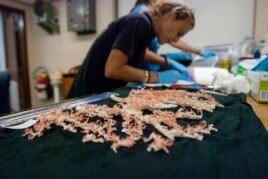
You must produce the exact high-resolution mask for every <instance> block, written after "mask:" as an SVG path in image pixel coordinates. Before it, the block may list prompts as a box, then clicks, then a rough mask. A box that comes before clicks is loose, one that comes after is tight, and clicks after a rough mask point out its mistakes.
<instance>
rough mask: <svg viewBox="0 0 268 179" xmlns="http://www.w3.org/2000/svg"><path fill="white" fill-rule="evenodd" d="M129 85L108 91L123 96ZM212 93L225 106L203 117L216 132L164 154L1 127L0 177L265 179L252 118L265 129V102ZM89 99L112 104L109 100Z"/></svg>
mask: <svg viewBox="0 0 268 179" xmlns="http://www.w3.org/2000/svg"><path fill="white" fill-rule="evenodd" d="M131 89H132V88H130V87H124V88H119V89H116V90H115V91H113V92H115V93H118V94H119V95H120V96H122V97H124V96H127V95H128V93H129V92H130V90H131ZM160 90H161V89H160ZM213 96H214V97H215V98H216V100H218V101H219V102H220V103H222V104H223V105H224V106H225V107H224V108H216V109H215V111H214V112H213V113H209V112H205V113H204V116H203V119H204V120H206V121H207V122H208V123H212V124H214V126H215V127H216V128H217V129H218V132H212V133H211V134H209V135H204V138H203V140H202V141H199V140H193V139H189V138H176V140H175V142H174V144H173V146H171V147H170V148H169V154H166V153H165V152H163V151H159V152H147V151H146V147H147V144H146V143H143V142H137V144H136V145H135V146H133V147H132V148H130V149H127V148H120V149H119V150H118V153H114V152H113V151H112V150H111V149H110V145H111V143H103V144H98V143H83V142H82V141H81V140H82V135H81V134H79V133H71V132H67V131H65V130H63V129H62V128H58V127H52V129H50V130H48V131H47V132H45V133H44V136H42V137H40V138H35V139H33V140H28V139H27V138H26V137H22V134H23V130H10V129H4V128H2V129H0V178H18V177H20V178H195V179H198V178H205V179H210V178H211V179H215V178H223V179H225V178H228V179H229V178H243V179H247V178H250V179H252V178H258V179H264V178H267V171H268V165H267V162H268V133H267V131H266V129H267V128H266V129H265V128H264V125H263V124H262V123H261V121H260V119H259V118H258V117H257V116H259V117H260V118H261V119H262V121H265V122H264V124H265V126H266V127H267V113H265V111H264V110H265V109H267V104H257V103H256V102H254V101H253V99H251V97H249V96H246V95H244V94H236V95H228V96H219V95H213ZM95 103H96V104H107V105H111V106H112V105H114V104H115V102H114V101H112V100H111V99H110V98H107V99H102V100H100V101H95ZM251 106H252V107H253V109H252V107H251ZM253 110H255V111H256V114H257V115H256V114H255V112H254V111H253ZM266 111H267V110H266ZM259 112H260V113H259ZM117 125H119V124H117ZM152 131H155V129H154V128H153V127H148V128H146V129H145V131H144V134H148V133H150V132H152Z"/></svg>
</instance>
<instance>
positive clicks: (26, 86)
mask: <svg viewBox="0 0 268 179" xmlns="http://www.w3.org/2000/svg"><path fill="white" fill-rule="evenodd" d="M0 10H1V11H2V14H4V13H16V14H19V16H20V17H21V18H22V21H23V25H22V26H18V29H17V30H18V31H17V32H16V34H15V36H17V37H16V39H17V40H16V42H17V43H16V48H17V53H18V55H17V56H18V64H21V67H20V68H21V72H19V75H22V76H21V78H22V79H21V81H18V84H19V85H20V86H19V88H20V89H19V90H20V91H21V92H20V96H19V98H20V100H21V99H22V101H23V102H21V104H20V108H21V109H22V110H23V109H28V108H31V106H32V105H31V93H30V81H29V66H28V53H27V34H26V29H27V28H26V18H25V11H23V10H21V9H16V8H13V7H8V6H4V5H0ZM4 22H5V19H4V17H3V25H4V26H5V24H4ZM4 33H5V34H6V31H5V27H4ZM4 36H5V35H4ZM5 37H6V36H5ZM4 41H5V52H6V64H7V69H8V65H9V64H8V63H9V62H8V54H7V53H8V49H7V38H5V39H4Z"/></svg>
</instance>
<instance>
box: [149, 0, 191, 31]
mask: <svg viewBox="0 0 268 179" xmlns="http://www.w3.org/2000/svg"><path fill="white" fill-rule="evenodd" d="M150 11H151V13H152V15H153V16H163V15H165V14H167V13H169V12H172V13H175V14H176V19H177V20H189V22H190V23H191V26H192V29H193V28H194V25H195V17H194V14H193V11H192V10H191V9H190V8H189V7H188V6H187V5H185V4H184V3H182V2H175V1H174V0H173V1H171V0H158V1H157V2H156V3H155V4H154V5H152V6H151V8H150Z"/></svg>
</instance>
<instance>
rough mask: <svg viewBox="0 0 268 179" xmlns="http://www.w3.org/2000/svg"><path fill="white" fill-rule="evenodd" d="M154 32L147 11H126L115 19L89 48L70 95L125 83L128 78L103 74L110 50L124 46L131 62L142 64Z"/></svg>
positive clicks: (135, 64) (123, 48) (98, 90)
mask: <svg viewBox="0 0 268 179" xmlns="http://www.w3.org/2000/svg"><path fill="white" fill-rule="evenodd" d="M154 36H155V35H154V30H153V26H152V19H151V16H150V15H149V14H148V13H144V14H131V15H127V16H124V17H121V18H119V19H118V20H116V21H114V22H112V23H111V24H110V25H109V26H108V28H107V29H106V30H105V31H104V32H103V33H102V34H101V35H100V36H99V37H98V38H97V39H96V41H95V42H94V43H93V45H92V47H91V48H90V50H89V52H88V54H87V56H86V58H85V60H84V62H83V65H82V66H81V69H80V71H79V74H78V75H77V76H76V79H75V81H74V83H73V85H72V87H71V90H70V92H69V94H68V98H73V97H80V96H83V95H89V94H93V93H102V92H106V91H111V90H114V89H116V88H118V87H122V86H125V85H126V83H127V82H125V81H120V80H113V79H109V78H106V77H105V76H104V68H105V63H106V61H107V58H108V56H109V54H110V52H111V50H112V49H113V48H115V49H119V50H121V51H122V52H124V53H125V54H126V55H127V56H128V65H130V66H133V67H139V65H140V64H141V63H142V62H143V59H144V54H145V50H146V48H147V47H148V46H149V44H150V42H151V40H152V39H153V38H154ZM113 60H117V59H113Z"/></svg>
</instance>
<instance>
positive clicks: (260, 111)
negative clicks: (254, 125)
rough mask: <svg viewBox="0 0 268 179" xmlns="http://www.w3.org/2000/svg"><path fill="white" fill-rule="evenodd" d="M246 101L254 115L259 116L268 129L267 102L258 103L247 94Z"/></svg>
mask: <svg viewBox="0 0 268 179" xmlns="http://www.w3.org/2000/svg"><path fill="white" fill-rule="evenodd" d="M247 102H248V103H249V104H250V105H251V107H252V108H253V110H254V112H255V113H256V115H257V116H258V117H259V118H260V120H261V122H262V123H263V125H264V127H265V128H266V130H267V131H268V103H258V102H257V101H255V100H254V98H252V97H251V96H249V95H248V96H247Z"/></svg>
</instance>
